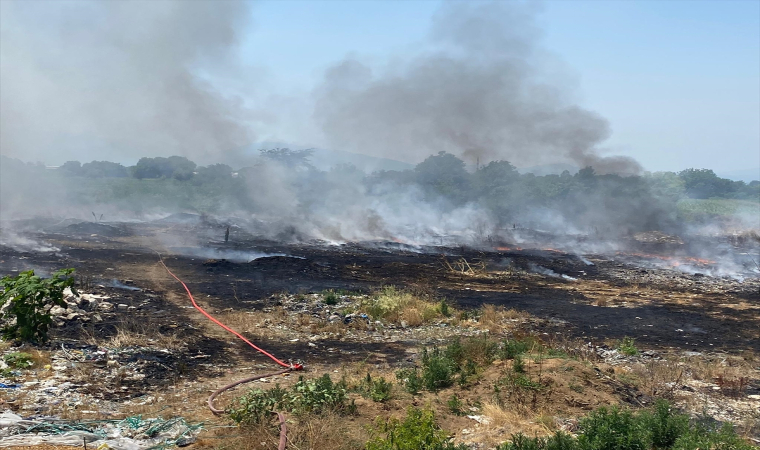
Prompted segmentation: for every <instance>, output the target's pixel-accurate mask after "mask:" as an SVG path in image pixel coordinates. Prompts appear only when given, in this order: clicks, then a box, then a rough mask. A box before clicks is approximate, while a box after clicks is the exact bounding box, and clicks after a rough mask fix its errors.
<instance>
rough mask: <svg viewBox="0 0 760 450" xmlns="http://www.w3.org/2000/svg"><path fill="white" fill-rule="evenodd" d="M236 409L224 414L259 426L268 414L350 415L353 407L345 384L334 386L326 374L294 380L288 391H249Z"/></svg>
mask: <svg viewBox="0 0 760 450" xmlns="http://www.w3.org/2000/svg"><path fill="white" fill-rule="evenodd" d="M236 405H237V406H233V407H230V409H229V410H228V411H227V412H228V414H229V416H230V418H231V419H232V420H234V421H235V422H237V423H261V422H263V421H264V420H267V419H269V418H271V417H272V414H271V413H272V411H284V412H289V413H293V414H308V413H319V412H322V411H326V410H331V411H334V412H337V413H339V414H353V413H354V412H356V405H355V404H354V402H353V400H349V398H348V395H347V389H346V383H345V382H343V381H341V382H338V383H334V382H333V381H332V379H330V375H328V374H324V375H323V376H321V377H319V378H316V379H313V380H305V379H304V378H303V377H300V378H299V379H298V382H297V383H296V384H294V385H293V386H292V387H291V388H290V389H289V390H288V389H282V388H281V387H280V386H276V387H274V388H273V389H270V390H267V391H265V390H262V389H251V390H250V391H248V393H247V394H245V395H244V396H242V397H240V398H238V399H237V401H236Z"/></svg>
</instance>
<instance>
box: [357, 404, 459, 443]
mask: <svg viewBox="0 0 760 450" xmlns="http://www.w3.org/2000/svg"><path fill="white" fill-rule="evenodd" d="M372 434H373V435H374V437H373V438H372V439H370V440H369V442H367V445H366V447H365V448H366V450H467V447H466V446H465V445H464V444H459V445H454V444H453V443H452V442H451V439H449V437H448V436H447V433H446V432H445V431H443V430H442V429H441V428H440V427H439V426H438V424H437V423H436V420H435V413H433V411H431V410H429V409H425V410H420V409H417V408H409V410H407V413H406V417H405V418H404V420H403V421H401V420H398V419H395V418H391V419H388V420H386V421H378V423H377V424H376V425H375V428H374V430H373V431H372Z"/></svg>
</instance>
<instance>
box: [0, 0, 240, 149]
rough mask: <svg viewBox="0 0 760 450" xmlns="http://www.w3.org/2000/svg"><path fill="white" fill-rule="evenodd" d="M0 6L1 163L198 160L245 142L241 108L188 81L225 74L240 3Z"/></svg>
mask: <svg viewBox="0 0 760 450" xmlns="http://www.w3.org/2000/svg"><path fill="white" fill-rule="evenodd" d="M0 8H1V11H0V13H1V14H0V20H1V22H0V25H1V26H0V29H2V36H0V38H1V39H0V79H1V80H2V83H0V99H1V101H0V117H2V121H0V126H1V128H2V129H1V130H0V149H1V150H2V154H4V155H8V156H15V157H21V158H23V159H25V160H50V159H51V158H68V159H73V158H74V157H79V158H85V157H90V158H93V159H95V158H97V159H102V158H103V157H104V156H107V157H109V158H113V157H118V156H122V157H124V156H127V157H128V158H129V159H130V160H131V159H134V157H135V156H137V155H171V154H182V155H187V156H191V157H196V158H200V159H203V157H204V156H205V155H210V154H218V153H219V152H221V151H228V150H229V149H234V148H236V147H240V146H243V145H245V144H247V143H249V142H251V140H252V136H251V135H250V132H249V125H248V124H247V123H246V122H247V121H248V120H249V117H248V115H249V113H248V112H247V111H246V110H245V108H243V106H242V101H240V100H238V99H235V98H229V97H228V96H224V95H222V94H220V93H219V92H217V91H216V90H215V89H214V88H213V87H212V85H211V83H209V82H208V81H205V80H204V78H201V77H200V76H198V74H208V73H209V72H212V71H213V68H214V67H219V66H222V67H225V68H230V67H231V65H234V62H233V61H231V58H229V56H230V51H231V50H232V49H234V47H235V44H236V42H237V36H238V29H240V28H242V27H243V26H245V25H246V22H247V20H248V17H249V13H248V7H247V5H246V4H245V3H243V2H240V1H227V0H225V1H215V2H210V1H209V2H207V1H165V0H161V1H101V2H69V1H52V2H42V1H39V2H22V1H3V2H0ZM61 154H64V155H66V156H64V157H62V156H60V155H61Z"/></svg>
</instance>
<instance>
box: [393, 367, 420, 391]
mask: <svg viewBox="0 0 760 450" xmlns="http://www.w3.org/2000/svg"><path fill="white" fill-rule="evenodd" d="M396 379H397V380H399V381H400V382H401V383H402V384H403V385H404V389H406V391H407V392H409V393H410V394H412V395H417V394H419V392H420V391H421V390H422V388H423V386H422V378H421V377H420V372H419V371H418V370H417V369H416V368H413V369H399V370H398V371H397V372H396Z"/></svg>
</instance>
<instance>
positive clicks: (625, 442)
mask: <svg viewBox="0 0 760 450" xmlns="http://www.w3.org/2000/svg"><path fill="white" fill-rule="evenodd" d="M618 449H621V450H626V449H627V450H650V449H652V450H751V449H757V447H754V446H752V445H750V444H748V443H746V442H744V441H743V440H742V439H741V437H739V436H738V435H737V434H736V432H735V431H734V429H733V427H732V426H731V424H723V425H722V426H721V427H720V428H715V427H709V426H706V425H703V424H699V423H691V422H690V420H689V416H688V415H686V414H683V413H680V412H678V411H676V410H675V409H674V408H673V407H672V406H671V405H670V404H669V403H668V402H666V401H664V400H660V401H658V402H657V403H656V405H655V406H654V408H653V409H651V410H644V411H640V412H638V413H632V412H630V411H626V410H623V409H620V408H618V407H612V408H606V407H602V408H599V409H597V410H595V411H593V412H591V413H590V414H589V415H588V416H587V417H585V418H584V419H582V420H581V422H580V432H579V434H578V436H577V438H576V437H573V436H571V435H569V434H566V433H562V432H557V433H555V434H554V435H552V436H549V437H535V438H530V437H526V436H525V435H522V434H516V435H513V436H512V441H511V442H506V443H503V444H501V445H499V446H498V447H496V450H618Z"/></svg>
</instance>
